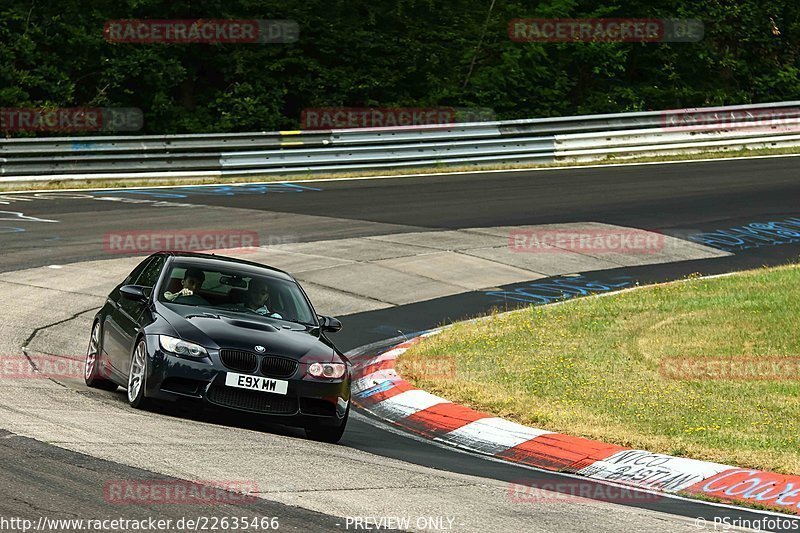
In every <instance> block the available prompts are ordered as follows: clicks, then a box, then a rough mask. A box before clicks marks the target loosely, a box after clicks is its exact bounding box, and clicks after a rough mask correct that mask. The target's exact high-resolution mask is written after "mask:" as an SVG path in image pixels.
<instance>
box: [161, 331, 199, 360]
mask: <svg viewBox="0 0 800 533" xmlns="http://www.w3.org/2000/svg"><path fill="white" fill-rule="evenodd" d="M158 342H159V344H161V348H162V349H164V350H166V351H168V352H170V353H174V354H178V355H188V356H190V357H208V352H207V351H206V349H205V348H203V347H202V346H200V345H199V344H195V343H193V342H187V341H185V340H181V339H176V338H175V337H170V336H168V335H159V336H158Z"/></svg>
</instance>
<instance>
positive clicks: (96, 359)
mask: <svg viewBox="0 0 800 533" xmlns="http://www.w3.org/2000/svg"><path fill="white" fill-rule="evenodd" d="M100 328H101V326H100V321H97V322H95V323H94V326H92V336H91V338H89V348H87V349H86V362H85V363H84V372H83V380H84V381H85V382H86V385H88V386H89V387H93V388H95V389H103V390H109V391H115V390H117V384H116V383H114V382H113V381H111V380H109V379H107V378H106V377H105V374H106V372H105V371H103V358H102V353H103V338H102V336H101V334H102V330H101V329H100Z"/></svg>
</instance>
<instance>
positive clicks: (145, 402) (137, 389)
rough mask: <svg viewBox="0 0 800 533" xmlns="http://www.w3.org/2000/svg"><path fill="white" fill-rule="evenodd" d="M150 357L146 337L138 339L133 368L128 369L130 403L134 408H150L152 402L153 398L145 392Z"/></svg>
mask: <svg viewBox="0 0 800 533" xmlns="http://www.w3.org/2000/svg"><path fill="white" fill-rule="evenodd" d="M148 359H149V357H148V356H147V344H146V343H145V342H144V339H139V340H137V341H136V345H135V346H134V347H133V352H132V353H131V369H130V371H128V387H127V396H128V404H129V405H130V406H131V407H133V408H134V409H148V408H149V407H150V406H151V404H152V400H150V399H149V398H147V397H146V396H145V394H144V391H145V389H146V388H147V372H148V364H147V361H148ZM137 382H138V385H137Z"/></svg>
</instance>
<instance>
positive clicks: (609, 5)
mask: <svg viewBox="0 0 800 533" xmlns="http://www.w3.org/2000/svg"><path fill="white" fill-rule="evenodd" d="M490 4H491V0H485V1H483V2H474V1H468V0H450V1H449V2H442V1H435V0H394V1H387V0H324V1H321V0H306V1H305V2H295V3H287V2H278V1H275V0H226V1H222V0H205V1H203V2H194V3H191V4H190V3H185V4H184V3H170V2H164V1H163V0H117V1H111V0H92V1H91V2H81V1H79V0H61V1H59V2H54V1H52V0H47V1H42V0H39V1H36V0H19V1H17V2H8V1H6V2H3V3H2V4H1V5H0V107H31V106H36V107H76V106H103V107H138V108H140V109H142V111H143V112H144V117H145V129H144V131H143V132H142V133H183V132H198V133H199V132H235V131H254V130H255V131H258V130H262V131H269V130H276V129H294V128H297V127H298V125H299V120H300V112H301V111H302V109H304V108H307V107H330V106H353V107H359V106H361V107H363V106H419V107H429V106H438V105H442V106H459V107H488V108H492V109H494V110H495V111H496V113H497V116H498V117H500V118H504V119H509V118H529V117H537V116H555V115H567V114H576V113H581V114H582V113H602V112H618V111H634V110H647V109H665V108H675V107H692V106H703V105H723V104H739V103H751V102H753V103H755V102H766V101H778V100H793V99H800V61H799V60H798V57H799V54H800V50H799V47H800V44H798V43H800V4H799V3H797V2H796V1H795V0H774V1H772V2H768V3H765V2H759V1H758V0H704V1H703V2H689V1H686V0H666V1H662V2H658V3H656V2H645V1H643V0H606V1H604V2H602V3H600V4H598V3H596V2H590V1H588V0H542V1H540V2H539V3H538V4H536V3H535V2H531V1H530V0H524V1H523V0H508V1H505V2H503V1H498V2H496V3H495V5H494V7H493V9H492V12H491V15H490V16H489V19H488V24H487V26H486V33H485V36H484V38H483V40H482V42H481V45H480V46H478V43H479V41H480V40H481V35H482V33H483V29H484V23H485V22H486V21H487V14H488V12H489V6H490ZM198 17H202V18H239V19H242V18H247V19H289V20H295V21H297V22H298V24H299V26H300V40H299V41H298V42H297V43H292V44H129V43H109V42H107V41H106V40H105V39H104V37H103V25H104V23H105V22H106V21H107V20H112V19H126V18H134V19H135V18H140V19H170V18H173V19H174V18H198ZM532 17H539V18H543V17H564V18H585V17H612V18H613V17H637V18H645V17H652V18H694V19H700V20H702V21H703V22H704V24H705V38H704V39H703V40H702V41H700V42H697V43H659V44H656V43H518V42H513V41H511V39H510V38H509V36H508V33H507V32H508V22H509V21H510V20H511V19H514V18H532ZM473 58H474V60H475V65H474V68H473V69H472V71H471V72H470V65H471V63H472V61H473Z"/></svg>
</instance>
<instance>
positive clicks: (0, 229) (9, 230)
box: [0, 226, 25, 233]
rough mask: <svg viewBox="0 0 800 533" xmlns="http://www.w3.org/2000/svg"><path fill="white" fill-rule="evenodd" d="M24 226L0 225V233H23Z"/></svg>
mask: <svg viewBox="0 0 800 533" xmlns="http://www.w3.org/2000/svg"><path fill="white" fill-rule="evenodd" d="M24 232H25V228H14V227H11V226H0V233H24Z"/></svg>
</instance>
